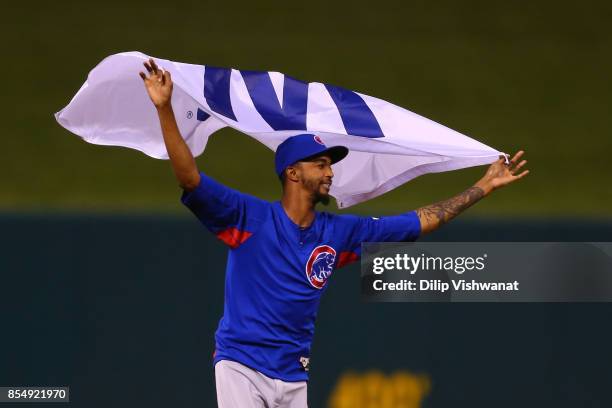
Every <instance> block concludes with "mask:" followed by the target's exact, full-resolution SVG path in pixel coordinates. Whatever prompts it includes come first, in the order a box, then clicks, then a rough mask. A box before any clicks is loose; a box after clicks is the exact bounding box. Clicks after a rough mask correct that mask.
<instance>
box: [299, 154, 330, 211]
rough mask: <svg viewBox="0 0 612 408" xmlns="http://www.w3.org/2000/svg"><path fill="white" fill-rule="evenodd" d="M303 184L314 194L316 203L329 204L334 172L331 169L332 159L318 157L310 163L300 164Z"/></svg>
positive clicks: (303, 162) (309, 161)
mask: <svg viewBox="0 0 612 408" xmlns="http://www.w3.org/2000/svg"><path fill="white" fill-rule="evenodd" d="M299 169H300V174H301V183H302V185H303V186H304V188H306V189H307V190H308V191H310V192H312V194H313V196H314V200H315V203H317V202H319V201H320V202H321V203H323V204H324V205H327V204H329V189H330V188H331V185H332V177H334V172H333V171H332V168H331V158H330V157H329V156H326V155H322V156H317V157H315V158H313V159H310V160H308V161H302V162H299Z"/></svg>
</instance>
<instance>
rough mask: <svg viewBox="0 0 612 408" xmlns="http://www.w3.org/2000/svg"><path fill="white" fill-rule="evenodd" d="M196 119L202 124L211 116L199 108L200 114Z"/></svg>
mask: <svg viewBox="0 0 612 408" xmlns="http://www.w3.org/2000/svg"><path fill="white" fill-rule="evenodd" d="M196 118H197V119H198V120H199V121H200V122H204V121H205V120H206V119H208V118H210V115H209V114H208V113H206V112H204V111H203V110H202V109H200V108H198V113H197V114H196Z"/></svg>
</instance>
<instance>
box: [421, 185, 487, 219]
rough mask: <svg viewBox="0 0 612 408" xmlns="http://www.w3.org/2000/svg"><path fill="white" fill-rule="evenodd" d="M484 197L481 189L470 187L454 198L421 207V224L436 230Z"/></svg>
mask: <svg viewBox="0 0 612 408" xmlns="http://www.w3.org/2000/svg"><path fill="white" fill-rule="evenodd" d="M482 197H484V191H482V189H481V188H480V187H470V188H468V189H467V190H465V191H464V192H463V193H461V194H459V195H456V196H455V197H453V198H449V199H448V200H444V201H440V202H438V203H435V204H431V205H428V206H426V207H421V208H419V209H418V210H416V212H417V215H418V216H419V218H420V219H421V224H425V223H426V224H428V226H429V227H430V228H436V227H439V226H441V225H443V224H445V223H446V222H448V221H450V220H451V219H453V218H455V217H456V216H457V215H459V214H461V213H462V212H463V211H465V210H467V209H468V207H470V206H471V205H472V204H474V203H476V202H477V201H478V200H480V199H481V198H482ZM423 221H425V222H423Z"/></svg>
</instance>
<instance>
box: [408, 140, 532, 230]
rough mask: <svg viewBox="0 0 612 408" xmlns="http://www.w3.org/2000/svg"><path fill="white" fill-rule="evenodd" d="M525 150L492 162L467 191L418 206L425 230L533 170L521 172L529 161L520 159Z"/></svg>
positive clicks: (451, 217)
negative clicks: (481, 176)
mask: <svg viewBox="0 0 612 408" xmlns="http://www.w3.org/2000/svg"><path fill="white" fill-rule="evenodd" d="M523 153H524V152H523V151H522V150H521V151H519V152H518V153H516V154H515V155H514V157H513V158H512V160H510V163H509V164H507V165H506V164H505V158H504V157H501V158H500V159H499V160H497V161H496V162H495V163H493V164H492V165H491V166H489V168H488V169H487V172H486V173H485V175H484V177H483V178H481V179H480V180H479V181H478V182H477V183H476V184H474V185H473V186H472V187H470V188H468V189H467V190H465V191H464V192H463V193H461V194H458V195H456V196H455V197H452V198H449V199H448V200H444V201H440V202H438V203H435V204H431V205H428V206H425V207H421V208H419V209H417V210H416V213H417V215H418V216H419V220H420V221H421V234H426V233H428V232H431V231H433V230H435V229H437V228H439V227H440V226H442V225H444V224H445V223H447V222H448V221H450V220H452V219H453V218H455V217H456V216H457V215H459V214H461V213H462V212H463V211H465V210H467V209H468V208H469V207H471V206H472V205H474V204H475V203H476V202H478V201H479V200H480V199H482V198H483V197H486V196H487V195H489V194H490V193H491V192H493V191H494V190H496V189H498V188H500V187H503V186H505V185H508V184H510V183H512V182H514V181H516V180H520V179H521V178H523V177H525V176H526V175H527V174H529V170H524V171H522V172H520V173H519V170H520V169H521V168H522V167H523V166H524V165H525V164H526V163H527V160H522V161H521V162H520V163H519V159H520V158H521V156H523Z"/></svg>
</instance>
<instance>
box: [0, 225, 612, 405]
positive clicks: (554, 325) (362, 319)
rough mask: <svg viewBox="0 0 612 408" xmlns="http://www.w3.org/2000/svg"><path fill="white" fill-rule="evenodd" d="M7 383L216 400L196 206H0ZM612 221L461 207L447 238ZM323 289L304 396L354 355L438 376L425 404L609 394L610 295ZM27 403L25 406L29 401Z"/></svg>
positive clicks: (216, 253) (561, 237) (587, 230)
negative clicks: (192, 214)
mask: <svg viewBox="0 0 612 408" xmlns="http://www.w3.org/2000/svg"><path fill="white" fill-rule="evenodd" d="M0 231H1V232H2V233H1V235H0V272H1V273H0V276H1V277H2V280H1V285H0V290H1V296H0V299H1V302H2V304H1V307H0V313H1V316H2V318H1V320H0V321H1V322H2V328H1V329H0V384H1V385H70V387H71V392H72V403H71V405H70V406H72V407H87V408H96V407H111V406H112V407H130V408H131V407H141V406H143V407H144V406H146V407H150V408H155V407H160V408H161V407H210V406H213V404H214V386H213V376H212V374H213V372H212V367H211V353H212V350H213V333H214V330H215V328H216V324H217V322H218V319H219V317H220V315H221V312H222V301H223V276H224V262H225V259H226V250H225V248H224V247H223V245H222V244H221V243H220V242H218V241H216V239H214V238H212V237H211V236H210V235H209V234H208V233H207V232H206V231H205V230H204V229H203V228H201V227H200V226H199V225H198V224H197V222H196V221H195V220H192V219H191V218H173V217H146V216H143V217H119V216H99V215H98V216H86V215H82V216H74V215H70V216H58V215H55V216H51V215H49V216H47V215H43V214H39V215H10V214H4V215H1V216H0ZM611 239H612V223H611V222H581V221H574V222H570V221H564V222H543V221H540V222H537V223H534V222H529V221H525V220H514V221H512V222H510V221H500V222H493V221H490V220H489V221H487V220H481V221H473V220H472V221H469V220H468V221H461V220H459V221H457V222H455V223H452V224H450V225H448V226H446V227H445V228H444V229H442V230H440V231H438V232H437V233H435V234H433V235H431V236H430V237H428V240H440V241H478V240H483V241H492V240H501V241H528V240H532V241H551V240H553V241H554V240H557V241H610V240H611ZM330 284H331V286H330V288H329V290H328V293H326V295H325V296H324V298H323V300H322V303H321V310H320V314H319V318H318V322H317V333H316V336H315V341H314V344H313V359H312V372H311V375H312V380H311V382H310V404H311V406H312V407H315V408H316V407H323V406H324V404H325V401H326V400H327V398H328V395H329V393H330V392H331V390H332V388H333V386H334V385H335V383H336V380H337V379H338V377H339V376H340V375H341V374H342V373H343V372H345V371H346V370H347V369H353V370H356V371H358V372H364V371H366V370H368V369H373V368H375V369H380V370H382V371H383V372H391V371H393V370H396V369H405V370H409V371H412V372H417V373H426V374H427V375H429V376H430V378H431V381H432V387H433V388H432V392H431V395H430V396H429V397H428V399H427V400H426V402H425V406H426V407H432V408H433V407H448V406H457V405H458V404H459V406H470V407H491V406H496V407H515V406H524V407H552V406H554V407H568V408H570V407H571V408H575V407H579V406H580V407H582V406H588V407H609V406H610V404H612V398H611V397H610V395H609V392H608V388H609V383H610V378H611V374H610V366H611V364H612V348H611V347H610V344H612V329H610V324H609V322H610V318H611V316H612V307H611V306H610V305H609V304H399V303H398V304H362V303H360V301H359V287H360V286H359V285H360V282H359V270H358V266H356V265H353V266H351V267H347V268H345V269H342V270H339V271H338V272H337V273H336V274H334V276H333V279H332V280H331V282H330ZM23 406H27V405H23Z"/></svg>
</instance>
